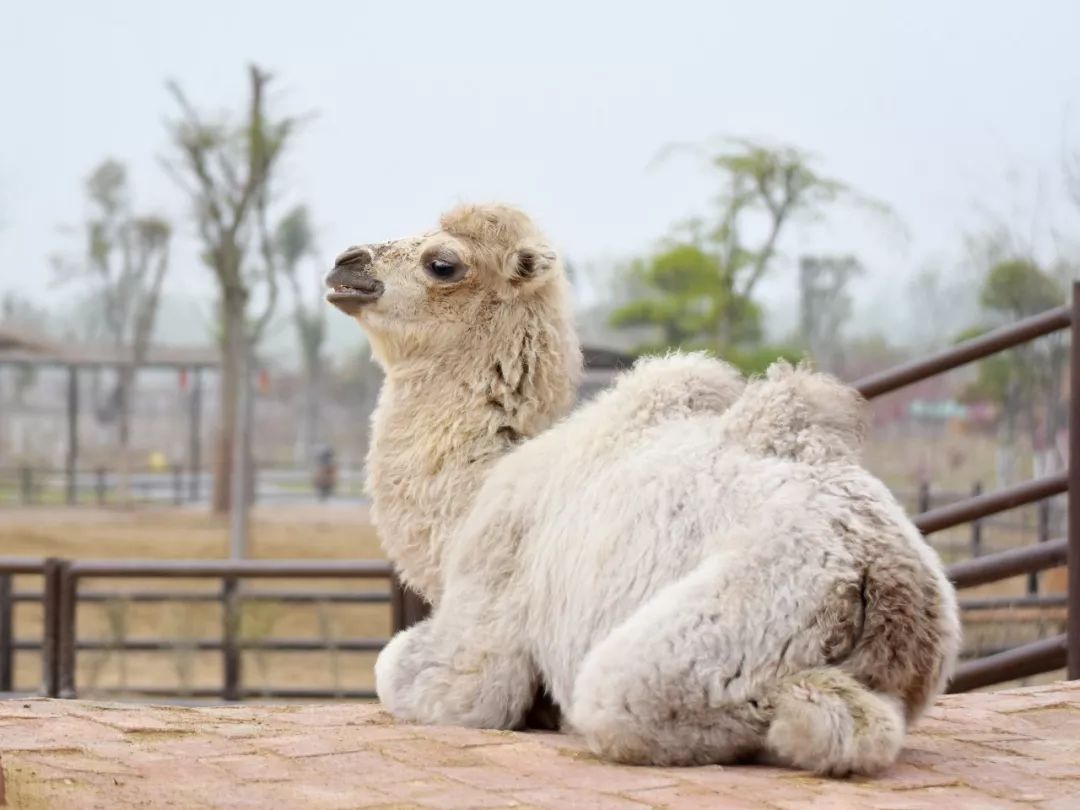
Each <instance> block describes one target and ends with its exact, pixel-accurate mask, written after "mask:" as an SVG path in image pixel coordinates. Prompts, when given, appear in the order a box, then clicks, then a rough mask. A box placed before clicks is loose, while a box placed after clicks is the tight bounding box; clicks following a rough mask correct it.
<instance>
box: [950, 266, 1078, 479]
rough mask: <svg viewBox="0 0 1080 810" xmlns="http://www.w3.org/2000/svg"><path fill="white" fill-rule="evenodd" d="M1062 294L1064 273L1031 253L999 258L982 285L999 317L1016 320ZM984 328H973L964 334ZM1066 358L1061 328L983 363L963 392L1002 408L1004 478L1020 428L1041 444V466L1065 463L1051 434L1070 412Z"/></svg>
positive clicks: (982, 299)
mask: <svg viewBox="0 0 1080 810" xmlns="http://www.w3.org/2000/svg"><path fill="white" fill-rule="evenodd" d="M1064 300H1065V290H1064V285H1063V284H1062V283H1061V281H1060V279H1058V278H1057V277H1055V275H1054V274H1053V273H1051V272H1048V271H1046V270H1044V269H1043V268H1042V267H1040V266H1039V265H1038V264H1037V263H1036V262H1035V261H1032V260H1030V259H1006V260H1004V261H998V262H996V263H995V264H993V265H992V266H991V267H990V268H989V270H988V271H987V272H986V275H985V277H984V279H983V282H982V286H981V288H980V290H979V303H980V305H981V306H982V307H983V309H984V310H985V311H986V313H987V314H988V315H989V316H991V317H992V318H993V320H995V321H1017V320H1020V319H1021V318H1025V317H1028V316H1031V315H1035V314H1038V313H1039V312H1043V311H1045V310H1047V309H1051V308H1053V307H1056V306H1060V305H1061V304H1062V303H1063V302H1064ZM984 331H986V329H985V328H978V329H974V330H969V331H968V332H967V333H965V334H964V335H963V336H962V337H963V338H966V337H973V336H975V335H978V334H980V333H982V332H984ZM1067 362H1068V346H1067V345H1066V343H1065V338H1064V336H1063V335H1062V334H1061V333H1058V334H1055V335H1050V336H1047V337H1045V338H1042V339H1040V340H1038V341H1034V342H1031V343H1026V344H1023V345H1021V346H1017V347H1016V348H1014V349H1011V350H1009V351H1008V352H1005V353H1001V354H997V355H994V356H993V357H989V358H987V359H986V360H983V361H981V362H980V363H979V366H978V377H977V378H976V380H975V381H974V382H973V383H972V384H971V385H970V386H969V387H968V390H967V391H966V392H965V398H967V399H969V400H979V399H981V400H989V401H991V402H993V403H995V404H996V405H997V406H998V408H999V409H1000V413H1001V418H1000V421H999V428H1000V432H1001V433H1000V439H1001V447H1002V452H1001V454H1000V455H999V478H1001V481H1002V483H1003V484H1007V483H1011V482H1012V480H1013V479H1014V478H1015V466H1016V444H1017V441H1018V439H1019V437H1020V435H1022V433H1026V434H1027V435H1028V437H1029V439H1030V440H1031V443H1032V445H1033V447H1034V448H1040V447H1041V448H1043V449H1042V454H1043V455H1042V458H1041V459H1038V460H1037V463H1038V464H1040V466H1041V467H1042V468H1043V469H1042V470H1040V472H1043V471H1049V470H1051V469H1054V468H1060V467H1061V465H1062V463H1063V460H1062V459H1061V458H1060V456H1059V455H1058V454H1057V452H1056V448H1055V447H1054V445H1053V441H1052V440H1053V437H1054V436H1056V435H1057V433H1058V431H1059V430H1060V429H1061V428H1062V427H1064V425H1065V423H1066V420H1067V418H1068V413H1067V410H1066V408H1065V405H1064V403H1063V402H1062V397H1061V390H1062V383H1063V378H1064V374H1065V367H1066V365H1067ZM1047 439H1049V440H1050V441H1049V442H1048V441H1047ZM1037 455H1038V454H1037Z"/></svg>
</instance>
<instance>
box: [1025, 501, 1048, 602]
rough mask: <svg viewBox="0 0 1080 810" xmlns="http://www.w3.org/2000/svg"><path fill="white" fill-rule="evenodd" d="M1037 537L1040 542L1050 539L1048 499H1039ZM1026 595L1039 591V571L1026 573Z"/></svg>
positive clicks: (1032, 594) (1033, 594)
mask: <svg viewBox="0 0 1080 810" xmlns="http://www.w3.org/2000/svg"><path fill="white" fill-rule="evenodd" d="M1038 510H1039V511H1038V515H1039V519H1038V537H1037V540H1038V542H1040V543H1045V542H1046V541H1047V540H1049V539H1050V501H1049V500H1045V501H1039V506H1038ZM1027 592H1028V596H1035V595H1036V594H1038V592H1039V573H1038V571H1032V572H1031V573H1030V574H1028V583H1027Z"/></svg>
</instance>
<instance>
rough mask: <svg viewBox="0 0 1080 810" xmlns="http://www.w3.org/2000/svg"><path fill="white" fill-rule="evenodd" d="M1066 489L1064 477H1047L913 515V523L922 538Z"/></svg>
mask: <svg viewBox="0 0 1080 810" xmlns="http://www.w3.org/2000/svg"><path fill="white" fill-rule="evenodd" d="M1068 489H1069V476H1068V474H1067V473H1062V474H1061V475H1051V476H1047V477H1046V478H1040V479H1038V480H1036V481H1026V482H1025V483H1023V484H1016V485H1015V486H1011V487H1008V488H1006V489H1002V490H999V491H997V492H988V493H986V494H985V495H976V496H974V497H972V498H965V499H964V500H962V501H957V502H956V503H951V504H949V505H947V506H941V507H938V508H937V509H931V510H930V511H929V512H923V513H922V514H921V515H916V516H915V517H914V518H913V520H914V522H915V525H916V526H917V527H918V529H919V531H921V532H922V533H923V534H933V533H934V532H940V531H942V530H943V529H951V528H952V527H954V526H959V525H961V524H963V523H970V522H971V521H973V520H978V519H979V518H984V517H988V516H990V515H996V514H998V513H999V512H1004V511H1006V510H1008V509H1015V508H1016V507H1018V506H1026V505H1027V504H1029V503H1035V502H1036V501H1042V500H1045V499H1046V498H1052V497H1053V496H1055V495H1060V494H1062V493H1063V492H1067V491H1068Z"/></svg>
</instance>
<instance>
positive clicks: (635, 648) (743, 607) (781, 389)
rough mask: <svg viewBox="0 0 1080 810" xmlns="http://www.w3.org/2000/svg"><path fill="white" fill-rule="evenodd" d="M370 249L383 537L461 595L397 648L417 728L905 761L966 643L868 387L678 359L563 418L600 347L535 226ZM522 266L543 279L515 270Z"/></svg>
mask: <svg viewBox="0 0 1080 810" xmlns="http://www.w3.org/2000/svg"><path fill="white" fill-rule="evenodd" d="M432 245H437V246H440V247H439V249H443V248H444V247H447V246H449V249H452V250H454V251H456V252H457V253H458V254H460V255H461V256H462V258H463V259H464V260H465V261H466V262H467V263H468V264H469V267H470V271H469V274H468V275H467V276H466V277H465V279H463V280H462V281H460V282H458V283H457V285H456V286H455V287H453V288H452V289H448V288H443V287H440V286H438V285H437V284H435V283H434V282H432V280H431V279H428V278H426V277H425V275H424V272H423V268H422V261H421V259H422V256H424V255H427V253H426V252H427V251H428V250H429V249H430V248H431V246H432ZM371 247H372V250H373V253H374V255H375V257H376V258H375V262H374V263H373V266H372V273H373V274H374V275H375V276H376V277H377V278H379V279H380V280H382V281H383V282H384V284H385V287H386V294H385V295H384V296H383V298H381V299H380V300H379V301H378V302H377V303H376V304H374V305H372V306H371V307H370V308H368V309H365V310H363V311H362V312H361V313H360V314H359V315H358V316H357V317H358V320H359V321H360V323H361V325H362V326H363V327H364V328H365V329H366V330H367V331H368V334H369V335H370V337H371V339H372V343H373V345H374V346H375V349H376V355H377V357H378V358H379V359H380V362H382V364H383V365H384V367H385V369H386V372H387V381H386V385H385V388H384V390H383V391H382V394H381V397H380V402H379V406H378V409H377V412H376V415H375V417H374V425H373V427H374V438H373V443H372V450H371V457H370V459H369V469H370V476H371V481H370V483H371V489H372V491H373V494H374V498H375V515H376V521H377V524H378V528H379V532H380V535H381V537H382V539H383V543H384V544H385V546H386V549H387V552H388V554H389V555H390V556H391V558H392V559H393V560H394V561H395V563H396V564H397V565H398V566H399V567H400V569H401V570H402V572H403V574H404V576H405V577H406V579H407V580H408V581H409V582H410V583H411V584H413V585H414V586H415V587H417V588H418V589H419V590H421V591H422V592H423V593H424V594H425V595H426V596H427V597H428V598H429V599H431V600H432V601H433V602H434V603H435V610H434V613H433V615H432V617H431V618H430V619H428V620H426V621H424V622H421V623H420V624H418V625H416V626H414V627H412V628H410V629H409V630H407V631H405V632H403V633H399V634H398V635H397V636H395V637H394V639H393V640H392V641H391V643H390V644H389V645H388V646H387V647H386V649H385V650H384V651H383V652H382V654H381V655H380V656H379V659H378V662H377V665H376V681H377V688H378V693H379V697H380V699H381V700H382V701H383V703H384V704H385V705H386V706H387V707H388V708H389V709H390V710H391V711H392V712H393V713H394V714H395V715H397V716H398V717H400V718H402V719H404V720H408V721H413V722H420V723H433V724H458V725H467V726H478V727H486V728H515V727H519V726H520V725H521V724H522V722H523V719H524V717H525V716H526V713H527V712H528V710H529V708H530V706H531V705H532V703H533V699H534V696H535V694H536V693H537V690H538V689H539V688H541V687H542V688H543V689H545V690H546V691H547V692H548V693H549V694H550V695H551V697H552V698H553V700H554V701H555V703H556V704H557V705H558V706H559V707H561V709H562V711H563V713H564V717H565V719H566V721H567V723H566V724H567V725H568V726H569V727H571V728H572V729H574V730H576V731H577V732H579V733H581V734H583V735H584V737H585V739H586V740H587V742H588V744H589V746H590V747H591V748H592V749H593V750H594V751H595V752H596V753H598V754H599V755H601V756H604V757H608V758H611V759H614V760H617V761H622V762H630V763H649V764H660V765H693V764H704V763H726V762H735V761H744V760H748V759H759V760H765V761H771V762H778V763H783V764H786V765H790V766H795V767H801V768H808V769H811V770H814V771H817V772H820V773H825V774H833V775H844V774H849V773H875V772H877V771H879V770H881V769H882V768H884V767H886V766H888V765H889V764H890V763H892V762H893V761H894V760H895V758H896V756H897V754H898V752H899V750H900V746H901V743H902V739H903V734H904V730H905V728H906V726H907V724H908V723H910V722H911V721H913V720H914V719H915V718H916V717H918V715H919V714H920V713H921V712H922V711H923V709H924V708H925V707H926V706H927V705H928V703H929V702H930V701H931V700H933V698H934V697H935V696H936V695H937V694H939V693H940V692H941V691H942V689H943V688H944V685H945V683H946V680H947V678H948V676H949V673H950V670H951V667H952V666H953V663H954V661H955V658H956V654H957V648H958V645H959V623H958V619H957V610H956V603H955V596H954V593H953V590H952V588H951V586H950V585H949V583H948V581H947V580H946V579H945V577H944V575H943V572H942V567H941V564H940V561H939V560H938V558H937V556H936V555H935V553H934V552H933V551H932V550H931V549H930V547H929V546H928V545H927V544H926V543H925V542H924V541H923V539H922V537H921V536H920V535H919V533H918V531H917V530H916V529H915V528H914V526H913V525H912V524H911V522H910V521H909V520H908V519H907V517H906V516H905V515H904V513H903V510H902V509H901V508H900V506H899V505H898V504H897V503H896V501H895V500H894V499H893V497H892V496H891V494H890V493H889V492H888V490H887V489H886V488H885V487H884V486H883V485H882V484H881V483H880V482H879V481H878V480H877V479H875V478H874V477H873V476H871V475H870V474H869V473H868V472H866V471H865V470H864V469H862V468H861V467H860V466H858V457H859V452H860V445H861V442H862V437H863V433H864V430H865V420H864V414H863V410H864V404H863V402H862V400H861V399H860V398H859V396H858V395H857V394H856V393H855V392H854V391H852V390H851V389H849V388H847V387H845V386H843V385H842V384H840V383H838V382H837V381H835V380H833V379H831V378H829V377H827V376H825V375H820V374H814V373H811V372H810V371H808V370H806V369H803V368H793V367H791V366H789V365H786V364H777V365H775V366H774V367H773V368H772V369H770V370H769V372H768V374H767V375H766V376H765V377H764V378H762V379H757V380H752V381H750V382H749V383H746V382H745V381H744V380H743V379H742V378H741V377H740V375H739V374H738V373H737V372H736V371H735V370H734V369H732V368H731V367H730V366H728V365H726V364H724V363H721V362H718V361H716V360H711V359H709V358H707V357H705V356H703V355H697V354H674V355H671V356H668V357H665V358H652V359H648V360H643V361H641V362H639V363H638V364H637V365H636V366H635V367H634V368H633V369H632V370H631V371H629V372H627V373H625V374H624V375H622V376H621V377H620V378H619V379H618V381H617V382H616V384H615V385H614V386H613V387H612V389H611V390H609V391H607V392H605V393H604V394H602V395H600V396H599V397H597V398H596V399H595V400H594V401H592V402H591V403H589V404H587V405H585V406H583V407H581V408H579V409H578V410H577V411H575V412H574V413H573V414H572V415H570V416H568V417H566V418H562V417H563V416H564V414H565V412H566V409H567V408H568V407H569V403H570V401H571V397H572V392H573V388H574V385H575V383H576V378H577V374H578V372H579V368H580V353H579V351H578V347H577V342H576V338H575V337H574V333H573V330H572V327H571V316H570V308H569V303H568V298H567V294H566V282H565V279H564V274H563V272H562V268H561V265H560V264H559V262H558V259H557V257H555V255H554V252H553V251H552V250H551V249H550V247H548V245H547V243H546V240H544V239H543V237H542V236H541V235H540V234H539V232H538V231H537V230H536V228H535V226H534V225H532V223H531V222H530V221H529V220H528V219H527V218H526V217H525V216H524V215H523V214H521V213H520V212H517V211H514V210H513V209H509V208H505V207H499V206H493V207H477V206H472V207H465V208H462V209H458V210H456V211H455V212H452V213H451V214H449V215H447V216H446V217H444V219H443V222H442V227H441V229H440V230H438V231H436V232H433V233H430V234H425V235H424V236H422V237H417V238H414V239H409V240H401V241H400V242H394V243H386V244H385V245H374V246H371ZM523 254H524V255H526V256H530V257H533V259H536V258H537V257H541V260H540V261H539V262H536V261H533V260H529V261H526V262H524V265H526V266H527V267H528V270H529V272H527V273H525V274H524V275H525V277H524V278H516V277H515V273H516V272H518V270H519V269H520V268H521V267H522V266H523V263H522V261H521V259H520V257H521V256H522V255H523ZM538 264H539V269H538V268H537V265H538ZM560 418H561V421H558V420H560Z"/></svg>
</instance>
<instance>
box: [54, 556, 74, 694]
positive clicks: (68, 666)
mask: <svg viewBox="0 0 1080 810" xmlns="http://www.w3.org/2000/svg"><path fill="white" fill-rule="evenodd" d="M58 582H59V586H60V596H59V600H58V601H59V603H60V604H59V611H58V613H59V616H58V617H57V634H56V635H57V645H56V646H57V671H58V676H57V679H58V681H59V687H60V695H59V696H60V697H62V698H73V697H75V694H76V692H75V666H76V660H75V639H76V634H77V628H76V624H75V622H76V617H77V615H78V604H79V592H78V588H79V578H78V576H76V574H75V573H74V572H73V571H72V570H71V563H70V562H68V561H67V560H61V561H60V566H59V575H58Z"/></svg>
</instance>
